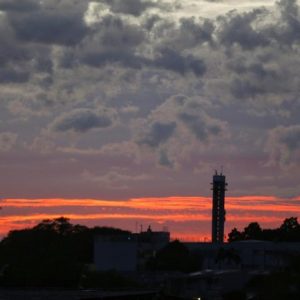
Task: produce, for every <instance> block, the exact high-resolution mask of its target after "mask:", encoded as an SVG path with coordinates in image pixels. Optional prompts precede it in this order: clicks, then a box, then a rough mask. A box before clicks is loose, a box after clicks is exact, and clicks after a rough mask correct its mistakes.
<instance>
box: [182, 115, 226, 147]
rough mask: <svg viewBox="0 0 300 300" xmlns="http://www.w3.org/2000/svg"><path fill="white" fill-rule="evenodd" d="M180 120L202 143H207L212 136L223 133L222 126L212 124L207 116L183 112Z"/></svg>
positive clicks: (215, 123)
mask: <svg viewBox="0 0 300 300" xmlns="http://www.w3.org/2000/svg"><path fill="white" fill-rule="evenodd" d="M178 117H179V119H180V120H181V121H182V122H183V123H184V124H185V125H186V126H187V127H188V128H189V129H190V131H191V132H192V133H193V134H194V135H195V136H196V137H197V139H198V140H200V141H206V140H208V138H209V137H211V136H217V135H220V134H221V133H222V131H223V128H222V127H221V124H218V123H217V122H214V121H212V122H210V121H209V119H207V118H206V117H205V116H201V115H199V114H191V113H186V112H182V113H180V114H179V116H178Z"/></svg>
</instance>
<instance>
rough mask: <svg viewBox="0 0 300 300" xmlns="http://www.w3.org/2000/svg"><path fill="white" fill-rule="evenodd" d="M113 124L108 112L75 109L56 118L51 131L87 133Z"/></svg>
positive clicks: (51, 125)
mask: <svg viewBox="0 0 300 300" xmlns="http://www.w3.org/2000/svg"><path fill="white" fill-rule="evenodd" d="M112 124H113V117H112V115H111V114H110V113H108V112H106V111H100V112H96V111H94V110H91V109H84V108H81V109H75V110H73V111H71V112H67V113H64V114H62V115H61V116H59V117H58V118H56V119H55V120H54V121H53V123H52V124H50V129H51V130H52V131H55V132H65V131H75V132H81V133H82V132H86V131H89V130H91V129H93V128H107V127H109V126H111V125H112Z"/></svg>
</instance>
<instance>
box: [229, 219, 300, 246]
mask: <svg viewBox="0 0 300 300" xmlns="http://www.w3.org/2000/svg"><path fill="white" fill-rule="evenodd" d="M243 240H264V241H274V242H300V224H299V223H298V220H297V218H296V217H291V218H287V219H285V220H284V221H283V223H282V225H281V226H280V227H279V228H275V229H262V228H261V227H260V225H259V224H258V223H257V222H253V223H250V224H249V225H248V226H247V227H245V228H244V230H243V231H239V230H237V229H236V228H233V229H232V231H231V232H230V233H229V235H228V241H229V242H235V241H243Z"/></svg>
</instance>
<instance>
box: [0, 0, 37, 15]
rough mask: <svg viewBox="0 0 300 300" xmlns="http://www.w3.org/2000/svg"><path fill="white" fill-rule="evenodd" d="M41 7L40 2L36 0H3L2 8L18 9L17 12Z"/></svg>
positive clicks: (0, 7)
mask: <svg viewBox="0 0 300 300" xmlns="http://www.w3.org/2000/svg"><path fill="white" fill-rule="evenodd" d="M39 7H40V5H39V2H38V1H36V0H22V1H19V0H1V1H0V10H2V11H15V12H16V11H17V12H30V11H33V10H36V9H38V8H39Z"/></svg>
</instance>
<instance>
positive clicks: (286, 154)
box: [267, 125, 300, 165]
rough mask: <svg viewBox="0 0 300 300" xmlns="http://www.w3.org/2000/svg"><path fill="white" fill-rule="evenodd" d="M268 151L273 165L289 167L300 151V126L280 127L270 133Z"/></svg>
mask: <svg viewBox="0 0 300 300" xmlns="http://www.w3.org/2000/svg"><path fill="white" fill-rule="evenodd" d="M267 150H268V151H269V153H270V155H271V161H272V163H279V164H281V165H289V164H290V163H291V162H292V161H293V160H292V157H293V155H295V154H296V153H298V154H299V150H300V125H291V126H287V127H284V126H279V127H277V128H274V129H272V130H271V131H270V132H269V137H268V140H267Z"/></svg>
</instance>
